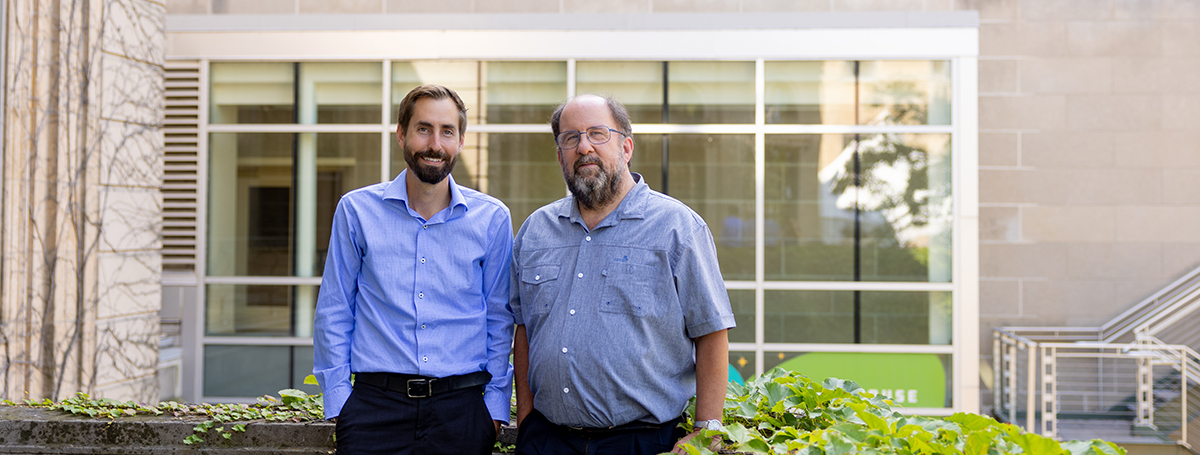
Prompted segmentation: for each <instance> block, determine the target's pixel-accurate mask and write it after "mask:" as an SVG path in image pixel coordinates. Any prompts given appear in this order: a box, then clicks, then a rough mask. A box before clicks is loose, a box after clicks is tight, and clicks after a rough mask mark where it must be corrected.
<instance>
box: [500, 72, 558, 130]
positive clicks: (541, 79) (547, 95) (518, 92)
mask: <svg viewBox="0 0 1200 455" xmlns="http://www.w3.org/2000/svg"><path fill="white" fill-rule="evenodd" d="M484 72H485V74H487V76H486V83H487V86H486V87H485V88H484V93H485V95H486V96H485V97H484V100H485V101H484V103H485V106H484V108H483V109H481V110H483V111H485V112H487V118H486V119H485V120H484V121H485V122H486V123H548V122H549V121H550V113H551V112H553V111H554V107H555V106H558V105H559V103H562V102H563V100H565V99H566V98H567V62H486V63H485V64H484Z"/></svg>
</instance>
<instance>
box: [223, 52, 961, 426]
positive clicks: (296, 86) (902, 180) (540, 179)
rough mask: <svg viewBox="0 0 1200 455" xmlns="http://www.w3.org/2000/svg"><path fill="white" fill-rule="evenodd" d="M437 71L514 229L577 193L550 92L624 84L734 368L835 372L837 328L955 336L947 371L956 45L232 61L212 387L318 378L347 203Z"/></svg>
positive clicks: (396, 150)
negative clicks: (704, 263)
mask: <svg viewBox="0 0 1200 455" xmlns="http://www.w3.org/2000/svg"><path fill="white" fill-rule="evenodd" d="M571 66H573V74H574V76H575V80H574V81H569V80H568V75H569V74H571V71H569V70H570V67H571ZM758 81H761V82H762V83H763V88H764V92H763V94H762V96H761V98H759V95H758V94H757V92H756V89H755V87H756V82H758ZM571 82H573V84H572V83H571ZM426 83H439V84H443V85H447V86H449V87H451V88H453V89H455V90H456V91H457V92H458V93H459V94H460V96H462V98H463V100H464V102H465V103H466V104H467V108H468V127H467V135H466V146H465V149H464V150H463V153H462V155H461V157H460V159H459V165H458V166H457V167H456V169H455V170H454V173H453V176H454V178H455V180H456V181H457V182H459V183H460V184H463V185H466V186H469V187H473V188H476V189H478V190H480V191H483V192H486V193H489V194H491V195H493V196H496V197H498V198H500V199H501V200H503V201H504V202H505V203H506V204H507V205H508V206H509V208H510V209H511V210H512V215H513V224H514V229H517V228H519V227H520V226H521V223H523V222H524V220H525V218H526V217H527V216H528V215H529V214H530V213H532V212H533V211H534V210H536V209H537V208H538V207H541V206H542V205H545V204H547V203H549V202H552V201H554V200H556V199H558V198H561V197H563V196H564V195H566V194H567V191H566V189H565V186H564V184H563V181H562V174H561V170H560V168H559V164H558V162H557V159H556V154H555V146H554V141H553V138H551V136H550V134H549V127H548V125H547V124H546V123H547V122H548V119H549V116H550V113H551V111H552V109H553V108H554V106H556V105H557V104H558V103H560V102H562V101H563V100H564V99H566V98H567V97H568V96H570V95H573V94H576V93H600V94H609V95H613V96H615V97H616V98H617V99H619V100H621V101H622V102H624V103H625V104H626V105H627V106H628V107H629V110H630V114H631V116H632V120H633V122H634V142H635V151H634V155H633V161H632V162H631V169H632V170H633V171H634V172H638V173H639V174H641V175H642V176H643V177H644V178H645V179H646V181H647V183H648V184H649V185H650V186H651V187H652V188H654V189H656V190H659V191H662V192H664V193H666V194H669V195H671V196H673V197H675V198H677V199H679V200H680V201H682V202H684V203H686V204H687V205H688V206H690V207H692V208H693V209H694V210H695V211H696V212H697V213H699V214H700V215H701V216H702V217H703V218H704V219H705V220H706V221H707V223H708V224H709V228H710V230H711V231H712V235H713V238H714V241H715V243H716V245H717V250H718V256H719V261H720V265H721V270H722V273H723V274H724V277H725V280H726V282H727V285H728V287H729V288H730V291H729V296H730V301H731V303H732V305H733V310H734V313H735V316H736V318H737V322H738V327H737V328H735V329H733V330H731V331H730V341H731V343H732V344H731V353H730V365H731V374H732V375H733V376H735V377H749V376H751V375H754V374H757V373H760V372H762V371H764V370H765V369H769V368H772V367H774V366H785V367H798V365H803V366H804V367H805V368H816V370H813V371H824V370H819V367H814V366H812V365H818V366H819V365H821V364H822V363H821V362H822V360H821V358H820V356H818V355H816V354H822V351H821V347H820V346H821V345H854V346H869V345H878V346H883V348H871V349H867V348H864V352H881V353H883V354H885V355H892V356H893V358H895V359H902V358H904V357H903V356H906V355H916V354H915V353H919V352H930V350H929V349H928V348H929V347H930V346H943V347H945V349H944V352H942V351H938V350H937V349H941V348H935V349H934V351H936V352H935V353H934V354H929V355H930V356H932V357H930V358H931V359H935V360H936V361H935V362H933V363H931V365H941V366H940V368H942V369H944V372H945V374H944V376H943V377H944V378H949V377H950V375H949V371H950V370H951V362H952V361H953V359H952V358H951V356H950V355H948V354H949V353H950V352H951V351H950V349H949V347H950V345H951V343H952V342H953V340H952V339H951V337H950V334H951V332H952V331H951V321H952V315H951V308H952V305H951V302H952V301H953V296H952V295H951V292H950V287H949V283H950V278H951V273H950V272H951V257H952V255H951V235H952V232H951V225H952V221H953V219H952V208H953V207H952V206H951V200H952V194H951V183H952V182H951V179H950V176H951V172H950V169H951V168H950V163H951V155H952V154H951V125H950V119H951V115H950V101H951V100H950V91H951V86H950V63H949V62H948V61H927V60H922V61H766V62H754V61H742V62H736V61H735V62H727V61H721V62H715V61H670V62H647V61H636V62H631V61H573V62H567V61H547V62H530V61H520V62H515V61H382V62H378V61H377V62H267V63H258V62H256V63H246V62H214V63H211V64H210V70H209V100H210V103H209V106H208V112H209V118H208V125H207V127H208V131H209V139H208V140H209V172H208V175H209V182H208V207H207V223H208V238H207V246H208V252H207V258H208V260H207V265H206V272H207V278H206V279H205V283H206V299H205V300H206V311H205V318H206V320H205V324H204V329H205V353H204V370H205V384H204V395H205V396H206V397H242V396H255V395H260V394H263V393H271V392H274V391H276V390H278V389H281V388H286V387H301V388H302V386H301V380H302V378H303V377H304V376H305V375H306V374H308V370H310V369H311V362H312V359H311V353H312V348H311V335H312V316H313V314H312V309H313V306H314V304H315V296H316V293H317V291H318V287H319V284H320V278H319V277H320V276H321V273H322V270H323V261H324V257H325V254H326V252H327V245H328V240H329V225H330V223H331V219H332V214H333V210H334V208H335V207H336V204H337V201H338V199H339V198H340V197H341V195H342V194H344V193H345V192H347V191H350V190H352V189H355V188H359V187H362V186H366V185H370V184H374V183H378V182H380V181H383V180H384V179H385V178H386V179H391V178H394V177H395V176H396V175H397V174H398V173H399V172H400V171H402V170H403V169H404V167H405V164H404V159H403V151H402V150H401V148H400V147H399V146H398V145H397V144H396V142H395V135H394V129H395V124H394V122H395V121H396V118H395V117H396V110H397V108H398V106H399V103H400V101H401V100H402V99H403V97H404V95H405V94H407V93H408V91H409V90H411V89H412V88H414V87H416V86H418V85H421V84H426ZM572 85H573V86H574V90H573V92H572V93H569V88H570V87H571V86H572ZM385 100H387V101H386V102H385ZM828 127H837V128H828ZM831 131H837V132H831ZM759 167H761V168H762V169H763V171H764V172H763V176H764V177H763V179H762V181H756V178H755V175H756V172H757V169H758V168H759ZM385 170H386V171H385ZM385 176H386V177H385ZM905 346H914V347H915V348H916V349H910V351H912V352H909V351H906V349H909V348H906V347H905ZM838 350H840V351H846V350H848V349H847V348H845V347H844V346H843V347H842V348H839V349H838ZM849 350H853V348H851V349H849ZM889 353H890V354H889ZM926 360H928V359H926ZM906 361H907V360H906ZM835 363H836V362H835ZM245 365H270V368H271V369H272V371H271V372H270V374H261V373H263V372H262V371H258V370H261V368H244V366H245ZM931 368H934V367H931ZM935 369H936V368H935ZM216 372H221V373H219V374H218V373H216ZM237 372H244V374H242V373H237ZM210 373H211V374H210ZM945 381H948V379H945ZM880 387H883V386H880ZM889 390H890V389H889ZM947 390H949V388H948V387H947ZM889 393H890V392H889ZM922 393H924V395H921V396H935V394H931V393H926V392H922ZM914 394H915V392H914ZM914 396H915V395H914ZM945 397H946V398H944V402H942V403H934V404H932V405H931V404H929V402H928V400H926V401H925V402H923V403H922V404H921V406H932V407H943V406H950V404H951V403H950V401H949V400H950V399H949V394H945ZM910 406H911V405H910Z"/></svg>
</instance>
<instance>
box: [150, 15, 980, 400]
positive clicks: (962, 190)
mask: <svg viewBox="0 0 1200 455" xmlns="http://www.w3.org/2000/svg"><path fill="white" fill-rule="evenodd" d="M788 32H791V33H788ZM847 32H850V30H844V29H828V30H822V29H807V30H792V31H787V30H784V31H779V30H733V31H718V32H713V33H718V34H725V35H730V34H732V35H736V36H734V38H739V37H740V38H742V39H748V40H750V41H751V42H756V43H758V42H766V43H770V45H769V46H766V47H767V48H766V49H758V48H746V47H744V46H739V47H737V48H736V49H733V50H731V49H730V48H727V47H725V48H720V49H716V50H713V51H712V52H705V51H704V50H700V51H697V50H695V49H697V48H703V46H696V45H695V43H693V42H689V41H688V39H696V38H697V37H699V36H703V34H700V35H697V32H696V31H692V30H657V31H646V30H633V31H625V30H616V31H607V32H603V37H604V40H605V41H616V42H617V45H614V46H612V48H614V49H619V50H621V51H627V50H628V48H627V47H626V46H622V45H621V44H629V43H638V44H640V42H642V41H643V40H646V39H648V38H653V39H652V40H651V41H652V42H653V43H652V45H650V46H648V48H650V50H648V51H646V52H641V53H635V55H632V56H628V55H624V54H625V53H623V52H621V51H613V53H614V55H598V56H596V58H595V60H607V61H613V60H617V61H620V60H662V61H691V60H737V61H752V62H754V64H755V81H754V83H755V107H756V114H755V123H754V124H729V125H726V124H722V125H683V124H636V125H634V129H635V130H637V131H638V133H640V134H696V133H704V134H753V135H754V137H755V163H754V166H755V179H756V181H755V201H754V204H755V208H756V215H755V232H756V240H755V255H756V257H755V280H754V281H737V280H731V281H727V282H726V284H727V287H728V288H729V289H743V290H754V291H755V309H756V313H755V342H754V343H731V350H738V351H750V350H753V351H754V352H755V365H756V368H757V370H758V371H757V372H758V373H761V369H762V365H763V363H764V362H763V360H764V359H763V352H764V351H768V350H770V351H772V352H775V351H778V352H893V353H938V354H950V355H951V356H952V359H953V360H952V363H953V365H952V375H953V378H952V380H951V383H952V384H953V388H952V389H953V390H952V403H953V404H952V406H951V407H950V408H946V410H954V411H975V412H977V411H978V409H979V386H978V365H976V363H977V362H978V360H977V359H978V352H979V349H978V333H979V328H978V243H979V242H978V171H977V168H978V165H977V163H978V155H977V153H978V151H977V149H978V145H977V144H978V139H977V132H978V101H977V96H978V95H977V94H978V83H977V75H978V30H977V28H974V27H949V28H933V29H912V28H893V29H888V28H881V29H856V30H853V34H852V35H851V34H848V33H847ZM595 33H600V32H595V31H579V32H572V31H562V30H532V31H531V30H500V31H495V30H490V31H480V30H444V31H440V32H438V33H437V34H436V35H434V36H427V35H428V34H429V31H424V30H391V31H333V32H322V33H320V35H321V40H322V41H323V43H326V44H322V47H325V46H327V45H334V46H339V47H341V48H343V49H350V51H349V52H348V53H349V54H350V55H339V56H337V57H331V56H329V55H328V54H323V53H322V51H321V50H320V49H316V50H312V51H309V50H306V49H304V43H307V42H309V41H310V39H309V38H303V39H300V37H301V35H304V33H301V32H295V31H287V30H283V31H277V32H270V33H265V35H267V36H266V38H267V39H260V38H263V35H264V33H261V32H258V33H255V32H239V31H217V32H212V31H208V32H197V31H187V32H172V31H169V32H168V36H169V37H170V38H172V39H171V40H170V43H171V46H170V48H169V50H168V53H169V54H175V55H179V54H183V55H181V56H183V57H186V56H188V54H191V55H193V56H196V57H202V58H201V65H202V68H201V87H202V89H201V107H200V109H201V114H200V115H201V125H200V128H199V132H198V134H199V148H200V153H201V155H202V156H201V157H200V170H199V174H200V175H199V179H200V180H201V181H202V182H205V184H204V185H202V187H203V188H204V189H203V190H202V191H199V193H200V194H198V195H197V201H198V204H199V205H200V207H198V210H197V212H198V215H199V219H198V220H197V221H198V225H199V226H203V227H204V228H205V230H206V228H207V222H208V218H207V181H208V175H207V168H208V166H207V165H208V163H207V157H208V133H217V132H227V133H238V132H276V133H321V132H339V133H354V132H358V133H364V132H366V133H371V132H373V133H379V134H381V135H383V137H385V138H387V139H385V140H384V141H383V147H382V148H381V151H380V153H381V158H382V160H383V161H382V163H384V164H387V163H389V161H390V158H391V157H390V143H389V141H390V134H391V133H392V132H393V131H394V130H395V124H392V123H391V122H390V112H389V110H390V105H391V96H390V89H391V84H390V77H387V76H388V72H390V70H391V63H392V62H393V61H399V60H422V59H471V60H482V61H504V60H536V61H566V62H567V71H568V79H567V84H568V96H573V95H574V94H575V93H574V92H575V80H574V77H573V76H574V68H575V63H576V61H577V60H576V59H574V58H571V55H569V53H568V52H566V51H565V50H566V49H572V52H570V53H574V52H573V49H577V48H576V47H573V46H572V45H571V44H572V43H578V42H580V41H583V42H587V41H588V40H594V39H596V37H595V36H589V34H595ZM250 35H253V36H254V38H250V37H249V36H250ZM384 36H386V37H387V38H388V39H390V41H386V40H385V42H391V43H395V42H414V41H413V40H416V39H420V38H430V37H435V38H438V39H442V38H449V39H450V40H451V41H472V40H479V39H488V40H491V42H492V44H489V45H487V46H476V47H474V48H471V47H468V48H466V50H454V51H447V52H443V53H442V54H443V55H429V54H420V53H414V52H412V51H411V50H409V51H404V50H389V49H386V48H385V46H383V45H382V44H378V45H376V46H375V47H371V46H368V49H362V48H356V47H355V44H356V43H363V42H366V41H372V42H377V43H378V41H377V39H380V38H383V37H384ZM563 38H567V39H566V40H565V41H567V42H566V43H561V45H555V46H547V47H543V48H541V49H540V50H537V51H531V50H529V49H522V48H520V46H519V45H520V43H525V42H528V40H531V39H534V40H541V41H543V42H551V43H553V42H555V41H554V40H555V39H560V40H561V39H563ZM788 38H791V39H792V41H790V42H792V43H795V41H794V40H795V39H797V38H803V43H801V45H799V46H793V48H794V49H793V50H791V51H786V50H784V49H785V48H786V47H787V46H785V45H784V44H786V43H787V42H789V40H788ZM397 39H398V40H399V41H397ZM839 39H841V40H851V41H853V42H852V43H850V44H845V43H843V44H844V45H840V46H838V45H835V46H830V47H818V46H814V45H813V43H814V42H828V41H829V40H839ZM781 41H782V42H781ZM882 42H892V43H896V42H900V43H905V44H906V46H893V45H888V46H883V47H879V46H878V43H882ZM229 43H239V44H238V46H239V47H230V45H229ZM247 43H254V44H251V45H249V46H247V45H246V44H247ZM664 49H666V50H664ZM466 53H469V54H466ZM618 54H620V55H618ZM173 57H174V55H173ZM251 60H256V61H348V60H354V61H380V62H382V63H383V65H382V66H383V71H384V77H385V79H384V84H383V85H384V87H383V88H382V89H383V91H384V101H383V106H382V109H383V111H384V112H385V115H384V116H383V120H382V121H381V122H380V123H379V124H356V125H227V124H209V123H208V120H209V118H208V95H209V80H208V79H209V78H208V67H209V63H211V62H212V61H251ZM775 60H781V61H799V60H949V61H950V62H951V75H952V81H951V84H952V87H951V90H952V95H951V103H952V104H951V115H952V120H951V124H950V125H933V126H929V125H918V126H858V125H767V124H765V119H764V116H763V108H764V106H765V102H766V100H765V77H764V71H765V62H767V61H775ZM471 130H472V131H473V132H478V133H540V132H548V131H549V126H548V125H544V124H486V125H473V126H472V127H471ZM828 133H835V134H836V133H842V134H852V133H860V134H872V133H949V134H951V156H952V171H951V179H952V197H953V206H954V209H953V210H954V215H953V218H954V220H953V227H952V229H953V231H952V245H953V246H952V253H951V254H952V278H951V282H949V283H911V282H807V281H769V280H766V279H765V273H764V264H763V260H764V252H765V248H766V247H765V243H764V233H765V210H764V209H765V196H764V193H765V191H764V177H765V150H764V142H765V136H766V135H769V134H828ZM389 170H390V166H384V167H383V169H382V171H381V181H383V180H386V179H387V178H390V177H392V176H389V175H385V174H388V173H389ZM206 240H207V236H206V234H205V235H200V236H199V238H198V239H197V264H198V268H197V275H198V277H199V286H198V287H199V289H198V290H197V293H196V295H197V299H198V301H197V302H196V304H195V305H194V308H190V311H189V312H188V314H189V315H190V316H191V318H190V319H191V321H190V322H191V324H185V325H190V326H192V327H191V328H192V330H186V327H185V338H186V339H187V340H188V341H189V343H188V344H190V345H191V349H190V350H189V348H188V346H185V357H184V361H185V363H186V364H187V366H188V367H189V368H188V371H190V372H191V374H190V375H188V377H186V378H185V381H184V387H185V390H184V392H185V398H187V399H191V400H207V399H211V398H215V397H205V396H203V394H202V380H203V346H204V345H209V344H211V345H217V344H236V343H246V344H264V343H266V344H273V345H289V346H305V345H311V339H310V338H305V339H301V338H274V339H271V340H272V341H264V339H263V338H259V337H221V336H205V335H203V327H204V306H205V301H206V295H205V289H204V288H205V287H206V285H208V284H272V285H319V283H320V279H319V278H318V277H313V278H300V277H218V276H208V274H207V242H206ZM766 290H846V291H854V290H857V291H941V292H951V293H952V302H953V309H952V321H953V322H952V340H953V341H952V344H950V345H946V346H934V345H864V344H858V345H839V344H787V343H766V342H765V341H764V338H765V337H764V333H763V326H764V320H763V319H764V311H763V310H764V308H763V296H764V292H765V291H766ZM750 348H752V349H750ZM937 409H938V408H934V410H933V411H936V410H937ZM910 411H915V410H910ZM926 411H927V410H922V413H929V412H926ZM930 412H932V411H930Z"/></svg>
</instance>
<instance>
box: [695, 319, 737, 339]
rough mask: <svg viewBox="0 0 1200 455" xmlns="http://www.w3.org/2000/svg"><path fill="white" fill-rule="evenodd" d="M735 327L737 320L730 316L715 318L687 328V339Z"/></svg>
mask: <svg viewBox="0 0 1200 455" xmlns="http://www.w3.org/2000/svg"><path fill="white" fill-rule="evenodd" d="M734 327H737V320H736V319H735V318H734V317H733V315H732V314H726V315H721V316H717V317H715V318H712V319H709V320H707V321H702V322H698V323H695V324H692V325H689V326H688V327H687V333H688V338H693V339H695V338H700V337H702V336H705V335H708V334H710V333H713V332H716V331H718V330H725V329H732V328H734Z"/></svg>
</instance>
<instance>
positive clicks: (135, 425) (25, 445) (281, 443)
mask: <svg viewBox="0 0 1200 455" xmlns="http://www.w3.org/2000/svg"><path fill="white" fill-rule="evenodd" d="M203 421H204V420H203V419H198V418H194V417H187V418H177V417H166V416H155V417H150V416H135V417H121V418H118V419H116V420H109V419H90V418H85V417H80V416H75V415H68V414H64V413H61V412H58V411H50V410H46V409H40V408H27V407H20V406H0V454H4V455H26V454H29V455H33V454H54V455H76V454H77V455H116V454H129V455H143V454H144V455H151V454H175V455H249V454H288V455H291V454H296V455H300V454H304V455H328V454H331V453H333V452H334V447H335V445H334V440H333V430H334V425H333V424H332V423H329V422H304V423H294V422H270V423H266V422H253V423H248V424H246V431H245V432H244V433H233V437H232V438H230V439H225V438H223V437H221V435H220V434H219V433H217V432H216V431H215V429H213V430H209V431H208V434H202V435H203V436H204V442H201V443H197V444H193V445H188V444H184V443H183V440H184V438H186V437H188V436H189V435H191V434H192V433H193V430H192V428H194V427H195V426H196V425H197V424H198V423H200V422H203ZM226 427H227V428H228V427H232V424H227V425H226ZM516 440H517V429H516V428H514V427H502V428H501V429H500V441H501V442H503V443H504V444H515V443H516Z"/></svg>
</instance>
